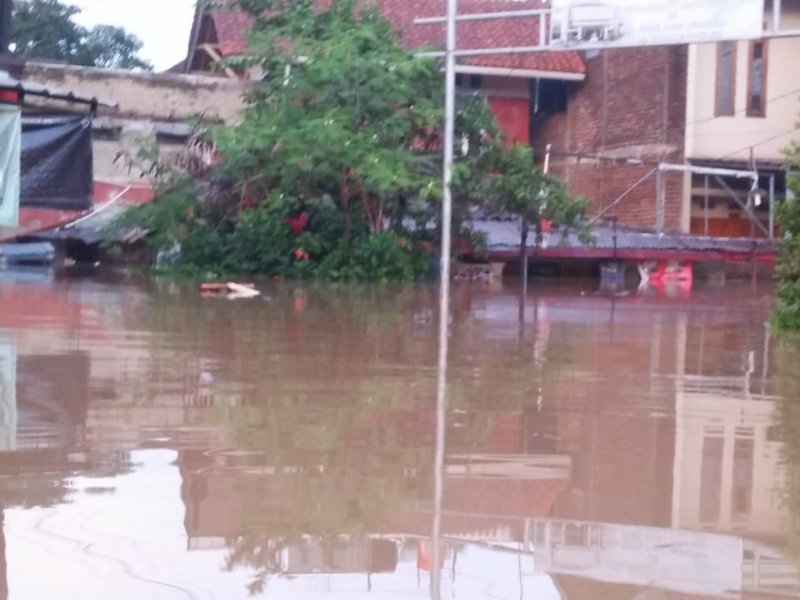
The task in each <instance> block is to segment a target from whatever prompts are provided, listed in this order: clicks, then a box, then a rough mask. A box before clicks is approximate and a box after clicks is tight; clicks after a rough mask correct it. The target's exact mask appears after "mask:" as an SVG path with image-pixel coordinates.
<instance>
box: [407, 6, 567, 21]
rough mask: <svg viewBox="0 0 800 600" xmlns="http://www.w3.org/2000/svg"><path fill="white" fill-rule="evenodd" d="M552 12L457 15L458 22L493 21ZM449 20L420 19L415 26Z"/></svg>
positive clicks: (438, 18) (504, 11)
mask: <svg viewBox="0 0 800 600" xmlns="http://www.w3.org/2000/svg"><path fill="white" fill-rule="evenodd" d="M551 12H552V11H551V10H550V9H549V8H534V9H531V10H501V11H495V12H485V13H466V14H463V15H456V21H457V22H461V21H489V20H492V19H513V18H520V17H539V16H546V15H549V14H550V13H551ZM448 16H449V15H448ZM447 19H448V17H420V18H417V19H414V25H441V24H442V23H447Z"/></svg>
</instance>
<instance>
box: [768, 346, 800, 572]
mask: <svg viewBox="0 0 800 600" xmlns="http://www.w3.org/2000/svg"><path fill="white" fill-rule="evenodd" d="M772 356H773V358H772V360H773V365H774V370H775V371H774V372H775V386H776V388H775V391H776V393H777V394H778V396H779V397H780V400H779V401H778V407H777V411H776V423H775V435H777V436H779V438H780V440H781V441H782V442H783V453H784V454H783V467H784V469H785V470H786V479H785V481H786V483H785V488H784V494H783V501H784V502H785V503H786V507H787V508H788V509H789V511H790V513H791V516H792V532H791V537H790V540H789V551H790V553H791V554H792V556H793V557H794V558H795V559H798V560H800V374H798V371H797V366H798V365H800V336H796V335H791V336H789V335H787V336H785V337H783V338H781V339H779V340H778V341H777V342H776V343H775V344H774V346H773V352H772Z"/></svg>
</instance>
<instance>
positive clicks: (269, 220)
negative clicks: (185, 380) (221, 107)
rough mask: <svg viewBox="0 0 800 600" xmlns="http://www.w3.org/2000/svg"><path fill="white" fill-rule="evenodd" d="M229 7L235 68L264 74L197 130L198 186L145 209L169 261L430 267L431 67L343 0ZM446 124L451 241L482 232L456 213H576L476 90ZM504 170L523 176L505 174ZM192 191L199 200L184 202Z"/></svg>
mask: <svg viewBox="0 0 800 600" xmlns="http://www.w3.org/2000/svg"><path fill="white" fill-rule="evenodd" d="M278 4H280V3H278ZM240 6H242V7H243V8H245V9H247V10H248V11H249V12H250V13H251V14H252V15H253V17H254V22H255V26H254V28H253V30H252V32H251V35H250V40H249V41H250V51H249V54H248V55H247V56H246V57H244V59H243V61H244V63H245V64H238V65H235V66H237V67H248V68H250V69H257V70H258V71H260V72H261V73H262V74H263V75H262V78H261V82H260V84H259V86H258V87H257V88H256V89H255V90H254V91H253V92H251V94H250V95H249V97H248V99H247V107H246V110H245V112H244V115H243V119H242V121H241V123H240V124H238V125H236V126H232V127H224V126H223V127H220V128H216V129H213V130H212V131H211V133H210V134H209V137H213V140H214V144H215V148H216V149H217V151H218V154H219V161H218V164H217V165H216V167H215V168H214V169H212V171H211V172H210V173H207V174H204V177H203V181H202V183H201V184H198V183H197V182H193V183H191V184H190V185H189V189H188V191H187V189H186V188H183V191H180V190H175V189H174V188H173V190H172V191H170V194H171V195H168V197H169V198H171V199H172V200H171V201H172V202H174V210H172V212H170V211H169V209H168V205H167V204H164V205H162V207H161V208H156V207H153V208H151V209H149V211H148V213H149V215H150V216H151V217H152V218H149V219H148V220H147V223H146V225H147V226H148V228H151V229H152V228H155V229H156V236H154V238H153V239H158V240H160V242H161V245H162V246H170V245H171V244H172V243H177V244H180V246H181V248H182V260H183V261H185V262H188V263H190V264H192V263H193V264H197V265H201V266H202V267H203V268H205V269H208V268H212V267H213V268H216V267H219V268H220V269H227V270H230V269H238V270H242V271H247V272H258V273H265V274H271V275H274V274H279V275H292V276H296V275H309V276H319V277H326V278H335V279H337V278H348V279H350V278H357V279H398V278H399V279H410V278H413V277H415V276H417V275H418V274H419V273H420V272H421V271H425V270H429V269H430V264H431V260H430V258H431V257H429V256H428V257H426V256H425V255H424V253H423V252H421V251H420V249H431V248H433V247H435V246H436V245H437V242H438V240H439V239H440V231H441V198H442V183H441V182H442V142H443V139H442V129H443V110H442V109H443V104H444V98H443V87H444V86H443V77H442V70H441V64H440V63H437V62H436V61H432V60H425V59H420V58H418V57H416V56H415V55H414V53H413V52H410V51H409V50H407V49H406V48H404V47H403V46H401V45H400V44H399V43H398V41H397V39H396V36H395V32H394V31H393V30H392V27H391V25H390V24H389V23H388V22H387V21H386V20H384V19H383V18H382V16H381V15H380V14H379V13H378V12H377V11H376V10H375V9H373V8H368V7H364V6H363V5H362V4H361V3H358V2H357V1H356V0H333V1H332V2H331V4H330V6H329V8H327V9H326V10H319V9H318V7H317V6H316V5H315V3H314V2H313V1H312V0H294V1H293V2H290V3H288V2H287V3H285V4H282V5H279V6H278V5H276V3H275V2H274V1H273V0H249V2H247V3H245V2H242V3H241V4H240ZM268 8H279V10H266V9H268ZM456 125H457V127H456V129H457V134H456V139H457V141H456V146H457V147H456V152H457V156H458V159H457V161H456V167H455V171H454V190H453V191H454V231H455V236H456V240H457V242H458V243H459V246H460V247H462V248H463V247H469V246H472V247H475V245H476V242H478V241H479V240H478V239H477V238H478V236H476V235H475V234H474V233H473V232H472V231H471V227H470V226H471V222H470V219H469V215H470V212H471V211H472V210H474V209H476V208H482V207H485V208H490V209H491V210H492V211H494V212H505V213H506V214H511V215H514V214H516V215H519V216H523V215H522V212H521V211H524V213H525V215H524V216H527V217H534V216H536V215H540V216H541V217H542V218H548V217H549V218H553V219H554V220H556V219H560V218H562V217H563V218H564V220H565V221H567V220H568V221H570V224H571V223H572V222H575V221H576V220H577V219H578V218H579V216H580V215H581V213H582V208H583V205H582V203H580V202H576V201H574V200H572V199H571V198H569V197H568V196H567V195H566V193H564V190H563V187H561V186H559V185H556V182H555V180H553V179H552V178H549V177H547V176H545V175H544V174H542V173H541V172H540V171H539V170H538V168H537V167H536V165H535V163H534V161H533V156H532V151H531V149H530V148H529V147H527V146H525V147H518V148H513V149H512V148H510V147H508V146H507V145H506V144H505V143H504V140H503V137H502V135H501V133H500V131H499V129H498V127H497V124H496V122H495V119H494V117H493V116H492V113H491V111H490V110H489V106H488V104H487V102H486V101H485V99H484V98H483V97H482V96H481V95H480V94H477V93H471V94H463V95H460V96H459V99H458V115H457V123H456ZM512 167H513V169H512ZM512 171H514V173H516V172H517V171H519V172H527V173H528V174H530V175H531V177H530V178H527V179H526V178H525V177H506V176H504V175H505V174H506V173H511V172H512ZM489 180H491V182H493V183H492V184H491V185H490V184H489V182H488V181H489ZM523 180H524V181H523ZM518 185H524V189H516V188H515V186H518ZM509 190H511V191H513V194H512V195H513V199H514V202H506V203H505V204H503V203H502V201H501V200H500V199H498V198H497V196H498V195H502V196H504V197H508V198H510V197H511V196H508V192H509ZM488 192H492V193H488ZM494 192H497V193H494ZM176 193H177V195H175V194H176ZM198 195H199V196H200V197H201V198H203V197H204V198H205V201H201V202H197V203H192V199H191V197H192V196H198ZM523 200H525V201H526V203H525V204H524V207H522V205H521V204H520V202H523ZM157 203H158V202H157ZM157 203H156V204H157ZM501 205H502V206H501ZM187 211H188V213H187ZM165 213H169V214H165ZM187 214H189V215H190V217H187V216H186V215H187ZM187 219H189V222H187ZM532 222H533V221H532ZM166 223H178V224H179V226H177V227H172V228H170V229H169V230H167V229H165V227H164V226H163V225H161V226H160V224H166Z"/></svg>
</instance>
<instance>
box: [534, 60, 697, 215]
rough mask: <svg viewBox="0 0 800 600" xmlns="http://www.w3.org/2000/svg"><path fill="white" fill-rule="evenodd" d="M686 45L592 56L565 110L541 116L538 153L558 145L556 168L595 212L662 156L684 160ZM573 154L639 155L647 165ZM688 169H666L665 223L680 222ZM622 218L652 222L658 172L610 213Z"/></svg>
mask: <svg viewBox="0 0 800 600" xmlns="http://www.w3.org/2000/svg"><path fill="white" fill-rule="evenodd" d="M687 56H688V50H687V48H686V47H684V46H679V47H657V48H637V49H618V50H607V51H604V52H602V53H600V54H597V55H595V56H592V57H588V58H587V61H586V63H587V77H586V81H585V82H583V83H580V84H576V86H575V88H574V89H573V90H572V92H571V94H570V98H569V105H568V109H567V111H566V112H564V113H559V114H554V115H540V116H539V117H538V118H537V120H536V122H535V125H534V140H533V143H534V145H535V146H536V148H537V150H538V151H539V152H538V155H539V156H540V157H541V156H542V155H543V153H542V149H543V148H544V146H545V145H546V144H548V143H550V144H552V146H553V157H552V160H551V168H552V172H553V174H555V175H557V176H559V177H561V178H562V179H564V180H565V181H566V182H567V185H568V187H569V190H570V192H571V193H573V194H575V195H577V196H581V197H583V198H585V199H586V200H588V201H589V204H590V210H589V213H590V216H593V215H595V214H597V212H599V211H600V210H601V209H603V208H604V207H606V206H608V205H609V204H611V203H612V202H613V201H614V200H615V199H617V198H618V197H619V196H620V195H622V194H623V193H625V192H626V191H627V190H628V189H629V188H630V187H631V186H632V185H634V184H635V183H636V182H637V181H638V180H639V179H641V178H642V177H644V176H645V175H646V174H647V172H648V171H650V169H652V167H653V166H654V165H655V163H657V162H659V161H666V162H683V161H684V156H683V154H684V137H685V126H684V124H685V121H686V117H685V115H686V74H687ZM569 155H602V156H611V157H615V158H617V159H621V158H637V159H640V160H642V161H643V162H644V163H645V164H644V165H631V164H625V163H624V162H622V161H619V162H611V161H605V160H597V159H591V158H579V157H577V156H569ZM683 196H684V191H683V175H682V174H676V173H670V174H667V175H665V209H666V210H665V224H666V227H667V228H669V229H678V228H679V227H680V224H681V212H682V210H683V204H684V203H683ZM607 215H608V216H616V217H618V219H619V222H620V223H621V224H626V225H634V226H643V227H649V228H652V227H654V226H655V221H656V185H655V176H651V177H650V178H648V179H647V180H646V181H645V182H644V183H643V184H642V185H640V186H639V187H637V188H636V189H635V190H634V191H633V192H631V193H630V194H629V195H628V196H627V197H626V198H625V199H624V200H622V201H621V202H620V203H619V204H618V205H617V206H616V207H615V208H614V209H612V210H610V211H609V212H608V213H607Z"/></svg>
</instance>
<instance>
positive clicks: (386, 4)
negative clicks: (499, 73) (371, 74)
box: [208, 0, 586, 74]
mask: <svg viewBox="0 0 800 600" xmlns="http://www.w3.org/2000/svg"><path fill="white" fill-rule="evenodd" d="M375 1H377V3H378V5H379V7H380V10H381V13H382V14H383V15H384V17H385V18H386V19H387V20H388V21H389V22H390V23H391V24H392V25H393V26H394V28H395V29H396V30H397V32H398V34H399V36H400V39H401V41H402V42H403V44H404V45H405V46H407V47H409V48H421V47H431V48H441V47H442V46H443V42H444V37H445V31H444V25H416V24H414V19H416V18H418V17H431V16H441V15H443V14H444V11H445V3H444V1H443V0H375ZM542 7H543V5H542V3H541V2H540V1H539V0H461V1H460V3H459V11H460V13H461V14H468V13H479V12H489V11H492V12H494V11H505V10H527V9H536V8H542ZM208 14H209V16H210V17H211V18H212V19H213V21H214V25H215V28H216V32H217V39H218V43H219V48H220V53H221V54H222V56H232V55H237V54H242V53H244V52H245V51H246V50H247V35H246V34H247V31H248V29H249V28H250V27H251V25H252V19H251V18H250V17H249V16H248V15H246V14H244V13H242V12H241V11H239V10H236V9H234V8H215V9H210V10H209V11H208ZM458 38H459V48H460V49H469V48H498V47H506V46H533V45H536V44H538V41H539V19H538V17H524V18H516V19H498V20H491V21H469V22H461V23H459V25H458ZM466 62H467V63H468V64H470V65H474V66H482V67H496V68H501V69H524V70H533V71H546V72H550V73H556V72H559V73H570V74H584V73H585V72H586V65H585V64H584V61H583V58H582V57H581V55H580V54H579V53H577V52H538V53H528V54H508V55H491V56H480V57H473V58H470V59H468V60H467V61H466Z"/></svg>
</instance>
